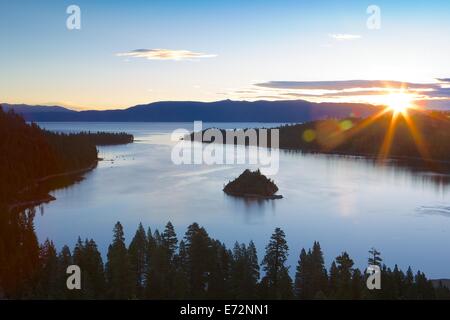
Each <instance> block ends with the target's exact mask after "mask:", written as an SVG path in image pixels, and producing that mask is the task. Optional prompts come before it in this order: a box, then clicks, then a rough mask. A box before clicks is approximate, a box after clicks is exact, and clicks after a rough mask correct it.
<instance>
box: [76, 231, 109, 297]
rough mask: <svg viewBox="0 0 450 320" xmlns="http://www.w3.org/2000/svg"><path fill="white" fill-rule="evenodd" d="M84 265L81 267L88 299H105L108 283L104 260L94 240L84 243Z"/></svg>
mask: <svg viewBox="0 0 450 320" xmlns="http://www.w3.org/2000/svg"><path fill="white" fill-rule="evenodd" d="M83 255H84V258H83V264H82V265H80V268H81V270H82V272H81V275H82V279H83V283H84V287H83V290H82V291H83V294H84V296H85V298H86V299H101V298H104V293H105V288H106V281H105V271H104V268H103V260H102V256H101V254H100V252H99V251H98V248H97V244H96V243H95V241H94V240H93V239H91V240H87V239H86V240H85V242H84V253H83Z"/></svg>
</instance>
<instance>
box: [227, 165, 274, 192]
mask: <svg viewBox="0 0 450 320" xmlns="http://www.w3.org/2000/svg"><path fill="white" fill-rule="evenodd" d="M223 191H224V192H225V193H226V194H228V195H230V196H235V197H244V198H256V199H281V198H283V196H282V195H277V194H275V193H276V192H277V191H278V187H277V185H276V184H275V183H274V182H273V181H272V180H271V179H269V178H267V177H266V176H265V175H263V174H262V173H261V171H260V170H259V169H258V170H256V171H250V170H249V169H246V170H245V171H244V172H243V173H242V174H241V175H240V176H239V177H237V178H236V179H234V180H233V181H230V182H229V183H228V184H227V185H225V187H224V188H223Z"/></svg>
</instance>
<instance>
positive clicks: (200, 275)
mask: <svg viewBox="0 0 450 320" xmlns="http://www.w3.org/2000/svg"><path fill="white" fill-rule="evenodd" d="M185 246H186V253H187V266H188V279H189V291H190V297H191V298H203V297H205V295H206V291H207V287H208V276H209V272H210V252H211V251H210V248H211V240H210V238H209V236H208V233H207V232H206V230H205V229H204V228H201V227H200V226H199V225H198V224H197V223H193V224H191V225H190V226H189V227H188V230H187V231H186V235H185Z"/></svg>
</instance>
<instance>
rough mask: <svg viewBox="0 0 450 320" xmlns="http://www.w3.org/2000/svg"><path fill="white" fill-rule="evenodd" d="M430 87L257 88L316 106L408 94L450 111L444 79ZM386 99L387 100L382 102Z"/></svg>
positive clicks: (308, 84)
mask: <svg viewBox="0 0 450 320" xmlns="http://www.w3.org/2000/svg"><path fill="white" fill-rule="evenodd" d="M436 80H439V82H438V81H435V82H430V83H415V82H402V81H394V80H337V81H268V82H264V83H256V84H255V85H254V86H255V87H256V88H258V89H259V90H261V92H271V94H272V95H273V94H278V95H279V96H280V98H283V97H284V98H291V99H307V100H310V101H316V102H323V101H327V102H334V101H336V102H337V101H342V102H368V103H374V104H377V103H378V104H379V103H380V101H381V102H382V101H383V99H384V100H385V97H386V95H389V94H395V93H399V92H403V91H406V92H408V93H409V94H411V95H412V96H413V100H415V101H417V102H425V104H426V105H427V106H429V107H434V106H438V105H439V107H440V108H442V107H443V106H447V107H450V87H448V83H447V82H443V81H442V80H443V79H436ZM383 97H384V98H383Z"/></svg>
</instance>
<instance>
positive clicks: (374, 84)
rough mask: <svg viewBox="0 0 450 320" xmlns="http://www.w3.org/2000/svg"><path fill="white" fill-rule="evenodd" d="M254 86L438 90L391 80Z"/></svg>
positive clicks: (302, 88) (421, 84)
mask: <svg viewBox="0 0 450 320" xmlns="http://www.w3.org/2000/svg"><path fill="white" fill-rule="evenodd" d="M256 86H258V87H264V88H273V89H300V90H348V89H355V88H361V89H367V88H399V89H400V88H405V89H430V88H431V89H438V88H440V86H439V85H438V84H427V83H412V82H401V81H393V80H338V81H269V82H264V83H257V84H256Z"/></svg>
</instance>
